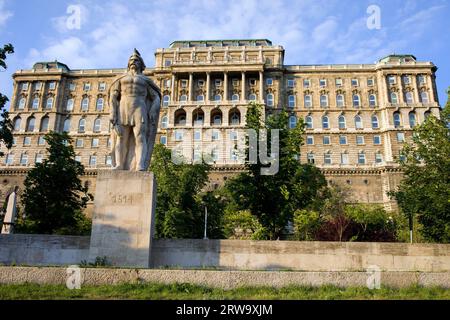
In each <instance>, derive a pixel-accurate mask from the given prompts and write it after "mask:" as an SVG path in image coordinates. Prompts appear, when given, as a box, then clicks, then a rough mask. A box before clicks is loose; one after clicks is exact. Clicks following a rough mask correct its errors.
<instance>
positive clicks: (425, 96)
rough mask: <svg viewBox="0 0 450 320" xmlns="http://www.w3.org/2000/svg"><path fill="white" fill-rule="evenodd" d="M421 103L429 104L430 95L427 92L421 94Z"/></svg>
mask: <svg viewBox="0 0 450 320" xmlns="http://www.w3.org/2000/svg"><path fill="white" fill-rule="evenodd" d="M420 101H421V102H422V103H428V93H427V92H426V91H422V92H421V93H420Z"/></svg>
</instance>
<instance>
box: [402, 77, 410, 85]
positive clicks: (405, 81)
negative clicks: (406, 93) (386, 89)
mask: <svg viewBox="0 0 450 320" xmlns="http://www.w3.org/2000/svg"><path fill="white" fill-rule="evenodd" d="M403 83H404V84H410V83H411V80H410V78H409V76H403Z"/></svg>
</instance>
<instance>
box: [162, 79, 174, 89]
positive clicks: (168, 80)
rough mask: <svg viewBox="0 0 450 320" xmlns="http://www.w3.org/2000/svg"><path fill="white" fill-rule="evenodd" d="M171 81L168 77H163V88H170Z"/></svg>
mask: <svg viewBox="0 0 450 320" xmlns="http://www.w3.org/2000/svg"><path fill="white" fill-rule="evenodd" d="M171 83H172V81H171V80H170V79H164V80H163V86H164V88H170V85H171Z"/></svg>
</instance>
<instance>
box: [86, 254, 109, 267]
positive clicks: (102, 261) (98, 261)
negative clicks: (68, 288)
mask: <svg viewBox="0 0 450 320" xmlns="http://www.w3.org/2000/svg"><path fill="white" fill-rule="evenodd" d="M110 265H111V263H110V262H109V261H108V257H106V256H103V257H95V261H94V262H87V261H86V260H82V261H81V263H80V266H81V267H82V268H89V267H94V268H95V267H108V266H110Z"/></svg>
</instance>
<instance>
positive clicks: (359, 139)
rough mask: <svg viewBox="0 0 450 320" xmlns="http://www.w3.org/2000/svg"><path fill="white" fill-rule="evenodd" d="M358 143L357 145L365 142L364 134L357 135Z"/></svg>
mask: <svg viewBox="0 0 450 320" xmlns="http://www.w3.org/2000/svg"><path fill="white" fill-rule="evenodd" d="M356 144H357V145H362V144H364V136H356Z"/></svg>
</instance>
